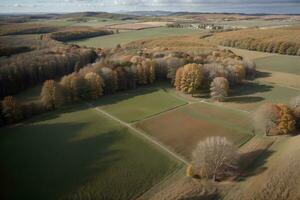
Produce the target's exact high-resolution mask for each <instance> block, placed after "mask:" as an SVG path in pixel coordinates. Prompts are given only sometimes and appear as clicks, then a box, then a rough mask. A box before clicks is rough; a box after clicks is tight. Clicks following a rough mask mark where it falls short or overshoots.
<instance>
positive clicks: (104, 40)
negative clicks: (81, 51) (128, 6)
mask: <svg viewBox="0 0 300 200" xmlns="http://www.w3.org/2000/svg"><path fill="white" fill-rule="evenodd" d="M195 33H200V31H199V30H192V29H183V28H167V27H160V28H150V29H144V30H137V31H127V32H121V33H119V34H113V35H108V36H101V37H94V38H89V39H84V40H78V41H72V42H70V43H74V44H78V45H84V46H88V47H103V48H112V47H115V46H116V45H118V44H126V43H129V42H131V41H134V40H140V39H150V38H158V37H168V36H180V35H189V34H195Z"/></svg>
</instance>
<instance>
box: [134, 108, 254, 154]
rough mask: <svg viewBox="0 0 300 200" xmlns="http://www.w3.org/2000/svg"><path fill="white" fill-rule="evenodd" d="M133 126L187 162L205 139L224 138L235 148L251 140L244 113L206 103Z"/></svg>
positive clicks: (171, 112) (247, 118)
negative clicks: (199, 143) (233, 144)
mask: <svg viewBox="0 0 300 200" xmlns="http://www.w3.org/2000/svg"><path fill="white" fill-rule="evenodd" d="M225 119H226V120H225ZM136 126H137V127H138V128H140V129H142V130H144V131H145V132H146V133H148V134H149V135H151V136H152V137H154V138H156V139H157V140H159V141H161V142H162V143H163V144H165V145H166V146H168V147H170V148H171V149H173V150H174V151H175V152H177V153H179V154H181V155H183V156H184V157H186V158H187V159H190V158H191V154H192V151H193V150H194V149H195V147H196V145H197V143H198V142H199V141H200V140H203V139H205V138H206V137H209V136H225V137H227V138H228V139H229V140H231V141H232V142H234V143H235V144H236V145H237V146H240V145H242V144H244V143H245V142H246V141H248V139H250V138H251V137H252V133H251V131H252V127H251V124H249V116H248V115H247V113H246V114H245V113H244V112H239V111H235V110H232V109H226V108H222V107H218V106H215V105H210V104H206V103H194V104H189V105H186V106H183V107H180V108H179V109H176V110H173V111H170V112H167V113H163V114H161V115H159V116H156V117H153V118H151V119H147V120H144V121H141V122H139V123H137V124H136Z"/></svg>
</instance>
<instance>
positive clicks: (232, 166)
mask: <svg viewBox="0 0 300 200" xmlns="http://www.w3.org/2000/svg"><path fill="white" fill-rule="evenodd" d="M238 159H239V154H238V152H237V148H236V147H235V146H234V145H233V144H232V143H231V142H229V141H228V140H227V139H226V138H225V137H209V138H207V139H206V140H204V141H200V142H199V143H198V145H197V147H196V149H195V151H194V152H193V172H194V173H195V174H197V175H199V176H200V177H203V178H208V179H212V180H214V181H216V180H218V179H219V178H222V177H225V176H228V175H232V174H233V173H234V171H235V170H237V168H238V165H237V163H238Z"/></svg>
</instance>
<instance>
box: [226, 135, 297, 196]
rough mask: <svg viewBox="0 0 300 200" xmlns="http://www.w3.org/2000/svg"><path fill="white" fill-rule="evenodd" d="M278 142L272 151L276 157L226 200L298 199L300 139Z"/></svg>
mask: <svg viewBox="0 0 300 200" xmlns="http://www.w3.org/2000/svg"><path fill="white" fill-rule="evenodd" d="M280 139H281V140H282V141H281V142H279V143H278V144H276V145H275V146H274V147H273V148H272V150H273V151H274V152H275V153H273V154H271V156H270V157H269V158H268V159H266V160H265V163H264V164H263V165H262V166H259V167H258V168H257V169H256V174H255V173H254V174H253V176H252V177H250V178H248V179H246V181H245V182H242V183H241V184H240V185H238V186H236V187H235V188H233V189H232V190H231V191H230V192H229V193H228V195H227V196H226V197H225V199H226V200H236V199H243V200H265V199H272V200H298V199H300V191H299V183H300V174H299V168H300V158H299V153H300V146H299V142H300V136H297V137H291V138H288V139H282V138H280ZM261 169H264V170H262V171H261V172H259V171H260V170H261Z"/></svg>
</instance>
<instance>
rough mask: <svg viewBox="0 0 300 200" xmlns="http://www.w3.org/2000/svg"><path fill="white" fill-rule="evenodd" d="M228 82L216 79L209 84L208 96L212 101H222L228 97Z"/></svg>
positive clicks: (224, 79)
mask: <svg viewBox="0 0 300 200" xmlns="http://www.w3.org/2000/svg"><path fill="white" fill-rule="evenodd" d="M228 92H229V82H228V81H227V79H226V78H224V77H216V78H214V80H213V82H212V83H211V84H210V95H211V98H212V99H213V100H216V101H224V99H225V98H226V97H227V96H228Z"/></svg>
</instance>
